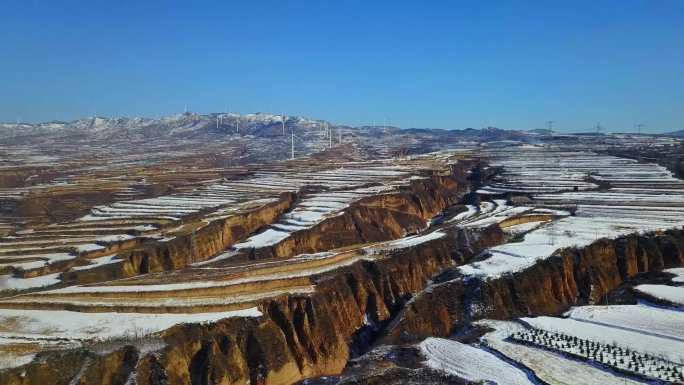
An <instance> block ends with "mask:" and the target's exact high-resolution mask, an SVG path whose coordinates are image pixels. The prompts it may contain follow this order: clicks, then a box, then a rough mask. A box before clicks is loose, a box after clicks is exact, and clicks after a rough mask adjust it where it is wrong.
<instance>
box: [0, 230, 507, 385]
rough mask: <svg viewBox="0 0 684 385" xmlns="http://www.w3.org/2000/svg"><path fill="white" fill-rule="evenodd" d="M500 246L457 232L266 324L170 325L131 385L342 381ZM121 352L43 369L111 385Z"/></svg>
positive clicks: (332, 287)
mask: <svg viewBox="0 0 684 385" xmlns="http://www.w3.org/2000/svg"><path fill="white" fill-rule="evenodd" d="M501 240H503V234H502V233H501V232H500V231H498V228H492V229H489V230H488V231H487V232H486V234H484V233H483V234H472V233H466V231H465V230H459V231H457V232H455V233H454V234H450V235H449V236H446V237H443V238H439V239H434V240H431V241H428V242H425V243H422V244H419V245H417V246H413V247H409V248H405V249H398V250H395V251H393V255H392V257H391V258H385V259H381V260H377V261H359V262H356V263H354V264H352V265H350V266H348V267H346V268H343V269H342V270H338V271H333V272H330V273H327V274H323V275H319V276H315V277H313V278H312V279H313V280H314V281H315V283H316V285H317V290H316V292H315V293H314V294H312V295H311V296H308V297H307V296H293V295H290V296H282V297H279V298H276V299H272V300H269V301H267V302H265V303H263V304H262V305H261V306H260V308H261V310H262V313H263V314H264V315H263V317H260V318H231V319H225V320H222V321H219V322H217V323H215V324H210V325H198V324H189V325H179V326H176V327H174V328H171V329H169V330H168V331H166V332H165V333H164V340H165V341H166V342H167V346H166V347H165V348H163V349H162V350H160V351H157V352H155V353H150V354H146V355H143V356H142V357H141V358H140V360H139V361H138V363H137V366H136V368H135V377H136V381H137V384H138V385H147V384H150V385H152V384H244V383H246V382H248V381H249V382H250V383H252V384H269V385H270V384H292V383H294V382H297V381H299V380H301V379H304V378H309V377H316V376H320V375H328V374H336V373H339V372H341V371H342V369H343V368H344V366H345V365H346V363H347V360H348V359H349V357H350V355H351V354H352V351H351V350H352V349H351V347H350V346H352V345H353V344H354V341H355V339H357V338H362V337H363V334H364V333H363V332H364V331H367V330H369V329H370V330H372V329H377V328H379V327H380V326H381V325H383V324H384V323H386V322H388V321H389V320H390V319H391V318H392V317H393V316H394V315H395V314H396V313H397V312H398V311H399V310H400V309H401V308H402V307H403V305H404V304H405V303H406V301H408V300H409V299H410V298H411V297H412V296H413V295H414V294H415V293H417V292H419V291H420V290H421V289H422V288H423V287H425V285H426V283H427V282H428V280H429V279H430V277H432V276H434V275H435V274H437V273H438V272H440V271H441V270H443V269H444V268H445V267H448V266H452V265H454V264H455V263H462V261H463V260H464V259H465V258H467V257H469V256H471V255H472V253H474V252H476V251H477V250H480V249H481V248H482V247H485V246H488V245H489V244H488V243H489V242H495V243H496V242H500V241H501ZM126 354H128V355H129V356H130V354H131V353H125V352H123V351H117V352H114V353H111V354H109V355H105V356H99V357H97V356H96V357H93V356H92V355H89V356H88V362H78V361H77V362H72V361H64V360H63V359H61V358H60V357H58V356H52V357H51V358H50V360H49V361H50V362H49V364H42V365H43V366H41V367H40V368H43V367H51V368H54V367H61V366H63V365H69V366H70V367H71V366H74V365H75V366H77V367H81V366H84V365H85V366H86V367H87V368H88V369H87V370H86V371H85V373H89V372H90V371H91V370H97V371H98V372H102V373H105V372H106V373H109V374H108V376H109V377H111V378H115V377H116V373H119V372H120V371H121V370H122V369H121V368H122V367H123V366H125V365H128V364H127V363H128V362H129V360H128V359H126V358H125V357H128V356H126ZM35 365H38V364H36V363H31V364H29V365H28V366H29V367H32V368H33V369H32V370H42V369H40V368H36V367H35ZM98 367H99V369H90V368H98ZM24 369H25V367H24V368H16V369H12V370H10V371H7V372H4V373H2V374H0V380H2V381H4V380H5V378H8V379H9V378H11V379H12V381H15V379H18V378H19V374H20V373H21V370H24ZM84 370H85V369H84ZM35 378H40V377H35ZM79 378H81V383H83V384H86V383H89V384H99V383H101V382H100V380H94V379H92V378H91V377H89V376H87V375H82V376H81V377H79ZM116 378H118V377H116ZM8 381H9V380H8ZM3 383H4V382H3ZM8 383H18V384H24V383H26V384H36V382H30V381H29V382H8ZM45 383H46V384H48V383H54V384H68V381H66V380H65V381H61V380H59V381H57V380H55V381H53V382H45ZM111 383H112V384H114V383H123V382H114V380H112V382H111ZM41 384H42V383H41Z"/></svg>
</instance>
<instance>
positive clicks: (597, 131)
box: [594, 122, 603, 135]
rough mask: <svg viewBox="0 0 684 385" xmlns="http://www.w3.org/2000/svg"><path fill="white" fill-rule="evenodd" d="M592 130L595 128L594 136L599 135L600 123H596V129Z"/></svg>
mask: <svg viewBox="0 0 684 385" xmlns="http://www.w3.org/2000/svg"><path fill="white" fill-rule="evenodd" d="M594 128H596V135H598V134H599V133H601V130H602V129H603V127H601V122H598V123H596V127H594Z"/></svg>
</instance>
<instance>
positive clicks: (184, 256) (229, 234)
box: [63, 193, 297, 284]
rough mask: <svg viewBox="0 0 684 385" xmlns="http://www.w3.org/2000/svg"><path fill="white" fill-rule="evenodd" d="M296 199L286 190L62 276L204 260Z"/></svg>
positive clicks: (87, 276) (97, 278)
mask: <svg viewBox="0 0 684 385" xmlns="http://www.w3.org/2000/svg"><path fill="white" fill-rule="evenodd" d="M296 199H297V195H296V194H294V193H283V194H281V196H280V197H279V198H278V200H276V201H275V202H273V203H269V204H266V205H264V206H261V207H259V208H256V209H253V210H246V211H244V212H242V213H236V214H235V215H232V216H230V217H228V218H226V219H222V220H217V221H214V222H211V223H209V224H208V225H206V226H204V227H202V228H200V229H199V230H197V231H196V232H195V233H194V234H187V235H182V236H177V237H175V238H174V239H171V240H169V241H167V242H154V244H153V245H152V246H146V245H144V244H143V245H141V246H140V247H139V248H138V249H136V250H133V251H130V252H126V253H122V254H120V255H119V257H120V258H121V259H123V260H124V262H123V263H121V264H116V265H106V266H101V267H96V268H92V269H88V270H81V271H72V272H67V273H64V275H63V280H64V281H66V282H70V283H78V284H84V283H91V282H101V281H106V280H112V279H117V278H124V277H131V276H134V275H140V274H146V273H152V272H159V271H170V270H175V269H180V268H183V267H186V266H188V265H189V264H191V263H194V262H201V261H205V260H207V259H209V258H211V257H212V256H214V255H216V254H218V253H220V252H221V251H223V250H225V249H226V248H228V247H230V246H232V245H233V244H235V243H236V242H238V241H240V240H243V239H245V238H246V237H247V236H249V234H251V233H253V232H254V231H256V230H257V229H259V228H261V227H263V226H266V225H268V224H270V223H272V222H273V221H274V220H276V219H277V218H278V217H279V216H281V215H282V214H283V213H284V212H285V211H287V210H289V209H290V208H291V207H292V204H293V203H294V202H295V201H296Z"/></svg>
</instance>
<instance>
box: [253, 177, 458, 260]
mask: <svg viewBox="0 0 684 385" xmlns="http://www.w3.org/2000/svg"><path fill="white" fill-rule="evenodd" d="M454 175H455V174H452V175H449V176H439V175H437V176H433V177H431V178H429V179H421V180H415V181H412V182H411V184H410V186H408V187H406V188H405V189H404V190H403V191H400V192H396V193H390V194H383V195H376V196H371V197H368V198H364V199H361V200H359V201H357V202H354V203H353V204H352V205H351V206H350V207H349V208H347V209H346V210H344V211H343V213H342V214H340V215H337V216H334V217H331V218H328V219H326V220H324V221H322V222H321V223H319V224H317V225H316V226H313V227H312V228H310V229H307V230H301V231H297V232H295V233H293V234H292V235H291V236H289V237H288V238H286V239H285V240H283V241H281V242H279V243H277V244H275V245H273V246H271V247H267V248H261V249H258V250H256V251H255V252H254V253H253V255H251V256H250V257H252V258H268V257H276V258H279V257H286V256H292V255H297V254H303V253H314V252H318V251H323V250H330V249H334V248H338V247H343V246H348V245H353V244H361V243H367V242H379V241H386V240H391V239H396V238H401V237H403V236H406V235H407V234H413V233H417V232H418V231H420V230H423V229H424V228H425V226H426V222H427V221H428V220H429V219H430V218H432V217H434V216H435V215H437V214H439V213H440V212H441V211H442V210H444V209H446V208H447V207H449V206H452V205H454V204H456V203H457V202H459V201H460V200H461V199H462V198H463V196H464V194H466V193H467V191H468V184H467V183H460V182H459V181H458V180H457V178H456V177H455V176H454Z"/></svg>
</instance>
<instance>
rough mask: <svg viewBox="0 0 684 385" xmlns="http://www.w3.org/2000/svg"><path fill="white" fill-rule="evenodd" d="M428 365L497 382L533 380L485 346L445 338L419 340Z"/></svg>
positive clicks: (520, 384) (511, 384)
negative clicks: (487, 349) (481, 347)
mask: <svg viewBox="0 0 684 385" xmlns="http://www.w3.org/2000/svg"><path fill="white" fill-rule="evenodd" d="M420 350H421V352H422V353H423V354H424V355H425V356H426V357H427V361H426V364H427V366H429V367H431V368H433V369H436V370H443V371H446V372H448V373H451V374H454V375H456V376H459V377H461V378H464V379H466V380H469V381H483V382H485V383H488V384H498V385H531V384H534V382H532V381H531V380H530V379H529V378H528V377H527V374H526V373H525V372H524V371H523V370H521V369H520V368H517V367H515V366H513V365H511V364H509V363H507V362H506V361H504V360H502V359H501V358H499V357H497V356H496V355H495V354H493V353H490V352H488V351H486V350H483V349H480V348H477V347H474V346H470V345H466V344H462V343H460V342H457V341H452V340H448V339H444V338H432V337H430V338H427V339H425V340H424V341H423V342H421V343H420Z"/></svg>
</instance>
